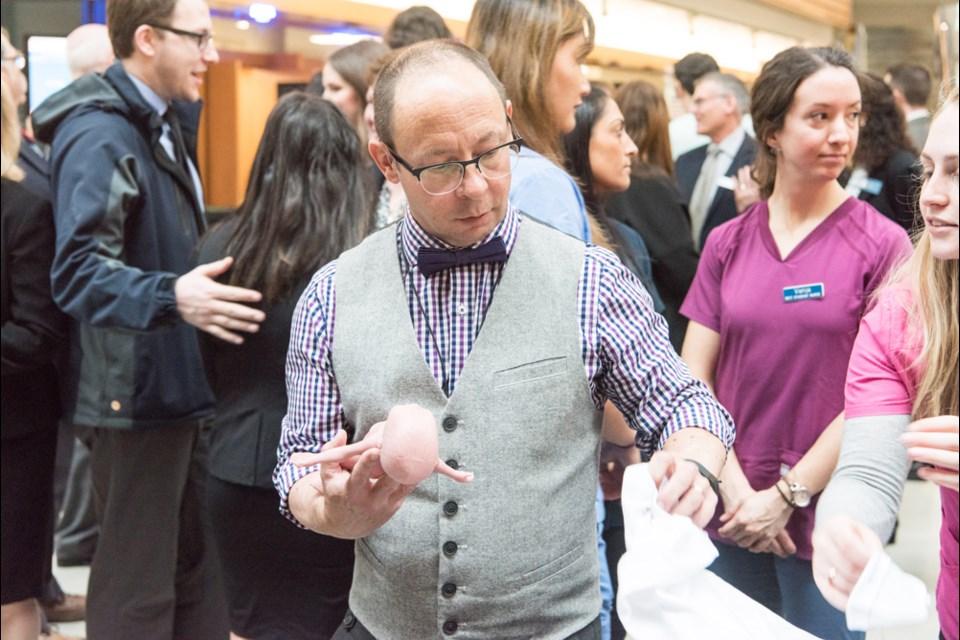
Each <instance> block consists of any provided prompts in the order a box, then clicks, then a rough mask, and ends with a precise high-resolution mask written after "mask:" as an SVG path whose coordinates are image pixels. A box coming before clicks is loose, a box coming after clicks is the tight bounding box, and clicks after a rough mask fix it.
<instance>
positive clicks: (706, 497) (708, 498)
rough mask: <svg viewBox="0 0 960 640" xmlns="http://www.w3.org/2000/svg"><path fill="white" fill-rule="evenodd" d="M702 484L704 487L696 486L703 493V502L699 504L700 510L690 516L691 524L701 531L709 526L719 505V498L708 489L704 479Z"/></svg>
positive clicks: (708, 485)
mask: <svg viewBox="0 0 960 640" xmlns="http://www.w3.org/2000/svg"><path fill="white" fill-rule="evenodd" d="M703 484H705V485H706V487H704V486H703V485H698V486H699V488H700V489H701V490H702V491H703V500H702V501H701V503H700V508H699V509H697V511H696V512H695V513H694V514H693V516H691V518H692V520H693V523H694V524H695V525H697V526H698V527H700V528H701V529H703V528H704V527H705V526H707V525H708V524H710V521H711V520H712V519H713V516H714V514H716V512H717V505H718V504H719V498H717V495H716V494H715V493H714V492H713V490H712V489H711V488H710V483H708V482H707V481H706V479H703Z"/></svg>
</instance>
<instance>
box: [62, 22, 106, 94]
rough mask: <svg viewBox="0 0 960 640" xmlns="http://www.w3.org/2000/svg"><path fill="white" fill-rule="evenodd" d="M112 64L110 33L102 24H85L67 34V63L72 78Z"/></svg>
mask: <svg viewBox="0 0 960 640" xmlns="http://www.w3.org/2000/svg"><path fill="white" fill-rule="evenodd" d="M111 64H113V45H111V44H110V34H109V32H108V31H107V27H106V26H104V25H102V24H85V25H81V26H79V27H77V28H76V29H74V30H73V31H71V32H70V35H68V36H67V65H68V66H69V67H70V75H71V76H72V77H73V79H74V80H76V79H77V78H79V77H80V76H82V75H84V74H86V73H90V72H91V71H105V70H106V69H107V67H109V66H110V65H111Z"/></svg>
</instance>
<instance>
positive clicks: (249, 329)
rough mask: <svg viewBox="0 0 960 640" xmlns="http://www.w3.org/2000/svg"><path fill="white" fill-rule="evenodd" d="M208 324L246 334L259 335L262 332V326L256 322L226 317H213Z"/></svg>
mask: <svg viewBox="0 0 960 640" xmlns="http://www.w3.org/2000/svg"><path fill="white" fill-rule="evenodd" d="M208 324H210V325H216V326H218V327H220V328H222V329H224V330H226V331H244V332H246V333H257V332H258V331H260V325H259V324H257V323H255V322H247V321H245V320H238V319H236V318H231V317H229V316H225V315H214V316H211V317H210V320H209V322H208Z"/></svg>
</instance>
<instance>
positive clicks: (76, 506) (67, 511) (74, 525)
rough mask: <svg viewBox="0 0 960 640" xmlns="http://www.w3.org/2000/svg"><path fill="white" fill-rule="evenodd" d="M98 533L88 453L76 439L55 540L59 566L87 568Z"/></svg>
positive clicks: (85, 447) (95, 545)
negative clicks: (81, 566)
mask: <svg viewBox="0 0 960 640" xmlns="http://www.w3.org/2000/svg"><path fill="white" fill-rule="evenodd" d="M72 431H73V429H71V432H72ZM99 533H100V530H99V528H98V527H97V514H96V510H95V509H94V507H93V485H92V483H91V482H90V449H89V448H88V447H87V445H86V444H84V443H83V442H82V441H80V440H79V439H78V440H75V441H74V443H73V456H72V458H71V460H70V474H69V476H68V477H67V486H66V490H65V492H64V494H63V506H62V508H61V509H60V519H59V520H58V521H57V528H56V534H55V536H54V544H55V549H56V555H57V562H58V563H59V564H60V566H61V567H64V566H73V565H85V564H90V559H91V558H92V557H93V552H94V550H96V548H97V537H98V536H99Z"/></svg>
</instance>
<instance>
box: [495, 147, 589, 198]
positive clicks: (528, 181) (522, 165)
mask: <svg viewBox="0 0 960 640" xmlns="http://www.w3.org/2000/svg"><path fill="white" fill-rule="evenodd" d="M544 182H547V183H553V184H563V185H568V184H572V185H574V186H576V183H575V182H574V180H573V178H571V177H570V174H569V173H567V172H566V171H564V170H563V169H561V168H560V167H558V166H557V165H556V164H554V163H553V162H551V161H550V160H549V159H548V158H547V157H546V156H544V155H542V154H540V153H537V152H536V151H533V150H532V149H526V148H525V149H524V150H523V151H522V152H521V155H520V161H519V162H518V163H517V166H516V168H515V169H513V171H512V172H511V183H510V189H511V191H513V189H515V188H527V187H535V188H537V189H539V190H542V191H548V190H550V189H551V188H555V187H552V186H550V184H546V185H544V186H543V187H540V185H541V184H543V183H544Z"/></svg>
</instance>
